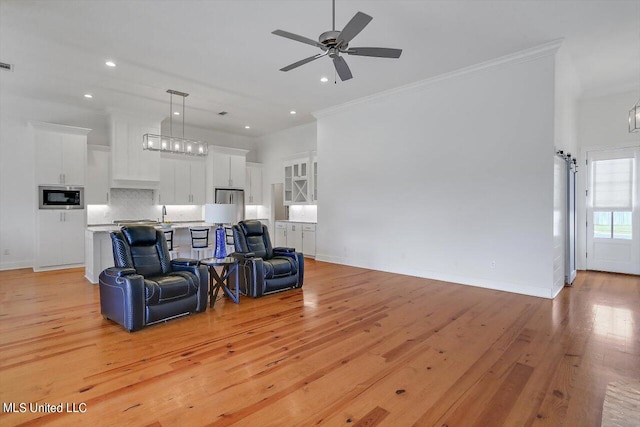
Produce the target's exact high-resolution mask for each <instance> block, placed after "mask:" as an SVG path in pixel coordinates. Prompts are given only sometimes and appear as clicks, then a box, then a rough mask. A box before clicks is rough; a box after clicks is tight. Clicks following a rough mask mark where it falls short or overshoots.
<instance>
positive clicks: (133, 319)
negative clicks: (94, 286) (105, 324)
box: [99, 267, 145, 332]
mask: <svg viewBox="0 0 640 427" xmlns="http://www.w3.org/2000/svg"><path fill="white" fill-rule="evenodd" d="M132 271H133V272H132ZM99 282H100V308H101V312H102V315H103V316H104V317H105V318H108V319H112V320H114V321H116V322H118V323H120V324H121V325H122V326H124V327H125V328H126V329H127V330H129V332H133V331H137V330H138V329H141V328H142V327H143V326H144V310H141V307H144V301H145V297H144V277H143V276H141V275H139V274H135V270H134V269H133V268H117V267H112V268H107V269H106V270H104V271H103V272H102V273H100V279H99Z"/></svg>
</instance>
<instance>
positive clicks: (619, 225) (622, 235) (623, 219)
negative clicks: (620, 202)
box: [613, 212, 631, 240]
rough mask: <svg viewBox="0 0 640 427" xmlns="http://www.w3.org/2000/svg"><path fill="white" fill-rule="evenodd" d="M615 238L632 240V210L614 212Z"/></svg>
mask: <svg viewBox="0 0 640 427" xmlns="http://www.w3.org/2000/svg"><path fill="white" fill-rule="evenodd" d="M613 238H614V239H629V240H631V212H614V213H613Z"/></svg>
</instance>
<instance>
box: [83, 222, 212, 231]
mask: <svg viewBox="0 0 640 427" xmlns="http://www.w3.org/2000/svg"><path fill="white" fill-rule="evenodd" d="M134 225H135V224H134ZM138 225H142V224H138ZM153 226H154V227H155V228H157V229H158V230H169V229H171V228H173V229H177V228H189V227H213V226H214V224H209V223H207V222H204V221H193V222H169V223H165V224H153ZM120 227H122V225H116V224H97V225H88V226H87V231H89V232H91V233H100V232H102V233H107V232H110V231H117V230H120Z"/></svg>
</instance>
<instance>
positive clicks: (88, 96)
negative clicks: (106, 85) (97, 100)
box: [84, 93, 93, 99]
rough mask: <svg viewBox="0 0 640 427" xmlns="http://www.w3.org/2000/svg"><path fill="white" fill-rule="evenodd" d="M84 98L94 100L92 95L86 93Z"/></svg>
mask: <svg viewBox="0 0 640 427" xmlns="http://www.w3.org/2000/svg"><path fill="white" fill-rule="evenodd" d="M84 97H85V98H89V99H91V98H93V95H91V94H90V93H85V94H84Z"/></svg>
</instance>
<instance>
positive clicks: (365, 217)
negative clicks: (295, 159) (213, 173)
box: [316, 45, 557, 298]
mask: <svg viewBox="0 0 640 427" xmlns="http://www.w3.org/2000/svg"><path fill="white" fill-rule="evenodd" d="M556 48H557V45H555V46H550V47H545V48H541V49H540V50H537V51H531V52H529V53H528V54H527V55H524V54H520V55H514V56H513V58H501V59H499V60H497V61H495V64H482V65H481V66H478V69H476V70H464V71H461V72H458V73H454V74H453V75H451V76H448V77H441V78H438V79H434V80H432V81H426V82H423V83H422V84H415V85H411V87H408V88H401V89H399V90H396V91H391V92H387V93H385V94H381V95H379V96H374V97H371V98H369V99H365V100H362V101H360V102H355V103H350V104H347V105H345V106H343V107H340V108H335V109H331V110H328V111H324V112H320V113H318V114H316V117H317V118H318V149H317V150H318V161H319V163H320V164H321V165H322V173H320V174H319V188H318V191H319V192H320V193H321V194H322V195H323V197H322V198H321V203H320V206H319V207H320V209H318V223H319V224H320V225H321V227H322V230H323V233H322V234H318V235H317V259H320V260H326V261H331V262H337V263H343V264H348V265H356V266H362V267H367V268H373V269H377V270H384V271H391V272H398V273H404V274H410V275H415V276H421V277H429V278H435V279H441V280H447V281H452V282H457V283H464V284H469V285H476V286H483V287H488V288H494V289H502V290H507V291H511V292H518V293H525V294H529V295H537V296H542V297H547V298H550V297H553V237H552V236H553V164H554V160H553V158H554V156H553V153H554V79H555V75H554V73H555V71H554V56H553V55H554V53H555V50H556ZM493 262H495V267H494V268H492V263H493Z"/></svg>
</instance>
